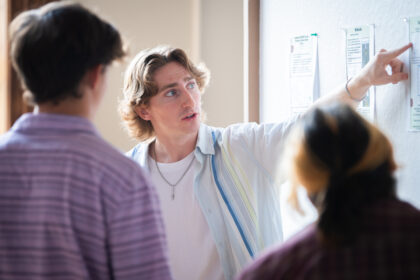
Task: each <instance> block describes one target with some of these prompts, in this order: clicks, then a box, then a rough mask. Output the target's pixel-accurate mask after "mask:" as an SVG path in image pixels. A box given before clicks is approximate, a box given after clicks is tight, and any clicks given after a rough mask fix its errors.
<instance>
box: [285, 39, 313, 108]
mask: <svg viewBox="0 0 420 280" xmlns="http://www.w3.org/2000/svg"><path fill="white" fill-rule="evenodd" d="M289 73H290V77H289V81H290V83H289V86H290V88H289V92H290V96H291V101H290V104H291V113H292V115H295V114H299V113H302V112H304V111H306V110H307V109H308V107H309V106H310V105H311V104H312V103H313V102H314V101H315V100H316V99H317V98H318V97H319V71H318V36H317V34H311V35H302V36H296V37H293V38H292V39H291V40H290V63H289Z"/></svg>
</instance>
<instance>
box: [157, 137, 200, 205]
mask: <svg viewBox="0 0 420 280" xmlns="http://www.w3.org/2000/svg"><path fill="white" fill-rule="evenodd" d="M153 155H154V156H155V165H156V169H157V171H158V173H159V175H160V177H162V179H163V180H164V181H165V182H166V183H167V184H168V185H169V186H171V187H172V194H171V198H172V200H174V199H175V187H176V185H178V184H179V182H181V180H182V178H184V176H185V174H187V172H188V170H190V168H191V166H192V164H193V162H194V158H195V157H194V156H193V157H192V160H191V161H190V163H189V164H188V167H187V169H185V171H184V173H182V175H181V177H180V178H179V179H178V181H176V183H175V184H172V183H171V182H169V181H168V180H167V179H166V178H165V176H163V174H162V172H161V171H160V169H159V166H158V164H157V157H156V142H155V143H154V145H153Z"/></svg>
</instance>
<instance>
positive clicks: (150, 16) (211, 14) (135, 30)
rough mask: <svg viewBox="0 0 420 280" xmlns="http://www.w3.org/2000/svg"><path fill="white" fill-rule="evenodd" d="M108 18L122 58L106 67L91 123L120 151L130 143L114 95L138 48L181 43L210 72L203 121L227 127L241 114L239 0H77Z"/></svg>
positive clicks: (238, 118) (241, 68) (241, 37)
mask: <svg viewBox="0 0 420 280" xmlns="http://www.w3.org/2000/svg"><path fill="white" fill-rule="evenodd" d="M80 3H82V4H84V5H85V6H87V7H89V8H91V9H92V10H94V11H96V12H97V13H99V15H100V16H101V17H103V18H104V19H107V20H109V21H111V22H112V23H113V24H114V25H115V26H116V27H117V28H118V29H119V30H120V31H121V33H122V34H123V36H124V37H125V38H126V39H128V42H129V46H130V53H129V54H130V55H129V57H128V59H127V61H126V62H125V63H123V64H121V65H119V66H117V67H114V68H111V69H110V71H109V73H108V74H109V82H108V90H107V93H106V97H105V100H104V101H103V103H102V105H101V108H100V111H99V113H98V115H97V117H96V120H95V124H96V126H97V127H98V129H99V131H100V132H101V134H102V135H103V136H104V137H105V138H106V139H107V140H108V141H109V142H111V143H112V144H114V145H115V146H117V147H118V148H120V149H121V150H123V151H126V150H128V149H130V148H131V147H132V146H133V145H134V144H135V143H136V141H131V140H129V138H128V137H127V135H126V133H125V131H124V130H123V129H122V127H121V125H120V119H119V116H118V113H117V99H118V98H119V97H120V96H121V89H122V82H123V72H124V70H125V68H126V66H127V64H128V61H129V60H130V59H131V58H132V57H133V56H134V55H135V54H136V53H138V52H139V51H140V50H142V49H144V48H150V47H154V46H156V45H158V44H169V45H172V46H174V47H180V48H182V49H184V50H186V51H187V53H188V54H189V55H190V56H191V57H192V58H193V59H194V60H195V61H197V62H198V61H204V62H205V63H206V65H207V66H208V67H209V68H210V70H211V72H212V80H211V83H210V87H209V89H208V90H207V92H206V93H205V95H204V97H203V101H204V104H203V108H204V110H205V111H206V112H207V123H208V124H210V125H216V126H226V125H228V124H230V123H234V122H240V121H242V117H243V105H242V102H243V64H242V56H243V52H242V49H243V30H242V22H243V17H242V14H243V0H230V1H222V0H212V1H209V0H176V1H174V0H123V1H113V0H80Z"/></svg>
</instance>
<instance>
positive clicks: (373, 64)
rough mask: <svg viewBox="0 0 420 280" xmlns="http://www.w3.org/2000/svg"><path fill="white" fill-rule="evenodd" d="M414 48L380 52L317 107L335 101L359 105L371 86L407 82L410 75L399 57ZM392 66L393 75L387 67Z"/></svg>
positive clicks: (319, 102)
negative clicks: (404, 69) (405, 70)
mask: <svg viewBox="0 0 420 280" xmlns="http://www.w3.org/2000/svg"><path fill="white" fill-rule="evenodd" d="M411 47H412V44H411V43H409V44H407V45H405V46H403V47H401V48H398V49H395V50H392V51H386V50H384V49H382V50H380V51H379V53H378V54H376V55H375V57H374V58H373V59H372V60H371V61H370V62H369V63H368V64H366V66H365V67H363V69H362V70H360V72H359V73H358V74H357V75H356V76H354V77H352V78H351V80H349V81H348V83H347V89H348V92H346V85H345V84H344V85H340V86H339V87H338V88H336V89H335V90H333V92H332V94H328V95H327V96H325V97H322V98H320V99H319V100H318V101H317V102H315V105H320V104H324V103H327V102H331V101H334V100H341V101H344V102H347V103H350V104H352V105H357V104H358V103H359V102H358V100H362V99H363V97H364V96H365V95H366V92H367V90H368V89H369V87H371V86H376V85H385V84H389V83H393V84H396V83H398V82H400V81H403V80H407V79H408V74H407V73H404V72H403V66H404V65H403V62H402V61H401V60H399V59H398V58H397V57H398V56H399V55H400V54H402V53H404V52H405V51H406V50H408V49H409V48H411ZM388 65H389V66H390V67H391V69H392V73H391V74H388V72H387V71H386V68H387V66H388Z"/></svg>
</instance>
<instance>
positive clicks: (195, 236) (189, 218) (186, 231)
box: [149, 152, 225, 280]
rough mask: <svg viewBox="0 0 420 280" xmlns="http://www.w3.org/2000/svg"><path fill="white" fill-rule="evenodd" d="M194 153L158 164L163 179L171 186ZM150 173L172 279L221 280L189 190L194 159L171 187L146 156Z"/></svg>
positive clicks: (206, 230) (209, 239) (203, 222)
mask: <svg viewBox="0 0 420 280" xmlns="http://www.w3.org/2000/svg"><path fill="white" fill-rule="evenodd" d="M193 157H194V153H193V152H192V153H191V154H189V155H188V156H187V157H185V158H184V159H182V160H180V161H177V162H173V163H158V165H159V169H160V171H161V173H162V174H163V176H165V178H166V180H168V181H169V182H170V183H175V182H177V181H178V180H179V178H180V177H181V176H182V174H184V172H185V170H186V169H187V167H188V165H189V164H190V162H191V160H193ZM149 166H150V174H151V176H152V181H153V183H154V184H155V185H156V189H157V193H158V195H159V198H160V205H161V209H162V213H163V219H164V222H165V230H166V236H167V242H168V250H169V263H170V266H171V270H172V275H173V276H174V279H175V280H189V279H191V280H200V279H202V280H213V279H214V280H221V279H225V278H224V275H223V269H222V266H221V264H220V258H219V255H218V254H217V249H216V245H215V243H214V240H213V237H212V236H211V233H210V229H209V226H208V225H207V222H206V220H205V217H204V215H203V213H202V212H201V208H200V205H199V203H198V201H197V200H196V198H195V195H194V190H193V185H194V184H193V183H194V182H193V180H194V174H195V173H196V172H197V170H198V169H199V163H198V161H197V160H196V159H194V162H193V163H192V166H191V167H190V169H189V170H188V171H187V173H186V174H185V176H184V178H183V179H182V180H181V181H180V182H179V183H178V185H176V186H175V198H174V200H172V187H171V186H169V185H168V184H167V183H166V182H165V181H164V180H163V179H162V177H161V175H160V174H159V173H158V170H157V169H156V164H155V161H154V159H152V158H151V157H150V156H149Z"/></svg>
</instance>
